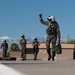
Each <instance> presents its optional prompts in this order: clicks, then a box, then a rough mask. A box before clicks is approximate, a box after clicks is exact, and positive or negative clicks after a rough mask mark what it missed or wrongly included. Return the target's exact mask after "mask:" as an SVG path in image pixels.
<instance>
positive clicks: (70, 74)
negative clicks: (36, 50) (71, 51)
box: [0, 60, 75, 75]
mask: <svg viewBox="0 0 75 75" xmlns="http://www.w3.org/2000/svg"><path fill="white" fill-rule="evenodd" d="M0 63H1V64H3V65H5V66H7V67H11V68H13V69H14V70H17V71H18V72H20V73H23V74H24V75H75V60H56V61H46V60H37V61H34V60H25V61H20V60H17V61H0ZM6 75H7V74H6Z"/></svg>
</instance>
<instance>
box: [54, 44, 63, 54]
mask: <svg viewBox="0 0 75 75" xmlns="http://www.w3.org/2000/svg"><path fill="white" fill-rule="evenodd" d="M55 53H56V54H62V48H61V43H59V44H57V45H56V47H55Z"/></svg>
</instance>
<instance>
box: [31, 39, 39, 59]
mask: <svg viewBox="0 0 75 75" xmlns="http://www.w3.org/2000/svg"><path fill="white" fill-rule="evenodd" d="M32 45H33V53H34V60H36V59H37V55H38V51H39V47H38V46H39V45H40V44H39V42H38V41H37V38H35V39H34V42H33V44H32Z"/></svg>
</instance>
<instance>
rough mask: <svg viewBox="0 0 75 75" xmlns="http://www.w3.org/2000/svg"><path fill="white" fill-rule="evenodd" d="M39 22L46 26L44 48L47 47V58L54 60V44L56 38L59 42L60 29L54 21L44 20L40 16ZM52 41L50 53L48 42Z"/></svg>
mask: <svg viewBox="0 0 75 75" xmlns="http://www.w3.org/2000/svg"><path fill="white" fill-rule="evenodd" d="M40 22H41V23H42V24H44V25H46V26H48V28H47V30H46V33H47V38H46V48H47V53H48V60H50V59H51V57H52V60H54V57H55V46H56V40H57V39H58V42H60V29H59V25H58V23H57V22H56V21H53V22H50V21H49V20H48V21H44V20H43V19H42V17H41V18H40ZM51 42H52V55H51V50H50V43H51Z"/></svg>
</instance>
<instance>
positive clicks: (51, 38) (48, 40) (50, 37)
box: [46, 35, 57, 60]
mask: <svg viewBox="0 0 75 75" xmlns="http://www.w3.org/2000/svg"><path fill="white" fill-rule="evenodd" d="M56 39H57V37H56V35H47V38H46V49H47V54H48V58H51V57H52V58H53V60H54V57H55V50H54V49H55V46H56ZM50 43H52V53H51V49H50ZM51 54H52V55H51Z"/></svg>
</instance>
